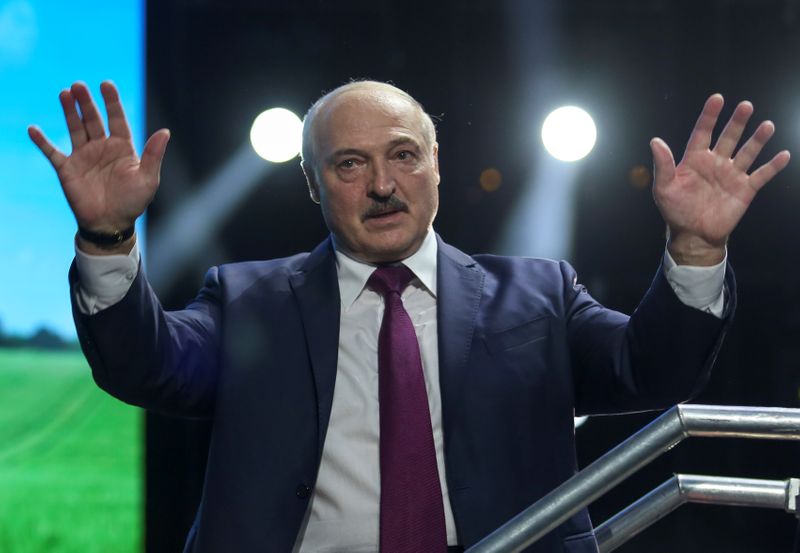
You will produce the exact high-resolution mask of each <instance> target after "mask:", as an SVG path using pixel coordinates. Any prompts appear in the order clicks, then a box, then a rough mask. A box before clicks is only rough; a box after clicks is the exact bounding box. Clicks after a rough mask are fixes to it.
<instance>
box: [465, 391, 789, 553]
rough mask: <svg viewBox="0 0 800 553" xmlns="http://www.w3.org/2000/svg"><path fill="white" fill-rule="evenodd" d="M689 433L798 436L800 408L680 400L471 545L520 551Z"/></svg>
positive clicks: (481, 550) (480, 552) (483, 551)
mask: <svg viewBox="0 0 800 553" xmlns="http://www.w3.org/2000/svg"><path fill="white" fill-rule="evenodd" d="M688 436H706V437H740V438H762V439H777V440H799V439H800V409H781V408H756V407H727V406H715V405H677V406H675V407H673V408H671V409H670V410H668V411H667V412H666V413H664V414H663V415H661V416H660V417H658V418H657V419H656V420H654V421H653V422H652V423H650V424H649V425H647V426H646V427H644V428H643V429H642V430H640V431H639V432H637V433H636V434H634V435H633V436H631V437H630V438H628V439H627V440H625V441H624V442H622V443H621V444H620V445H618V446H617V447H615V448H614V449H612V450H611V451H609V452H608V453H606V454H605V455H603V456H602V457H600V458H599V459H597V460H596V461H594V462H593V463H592V464H590V465H589V466H587V467H586V468H585V469H583V470H582V471H580V472H579V473H578V474H576V475H575V476H573V477H572V478H570V479H569V480H567V481H566V482H564V483H563V484H561V485H560V486H558V487H557V488H556V489H554V490H553V491H551V492H550V493H548V494H547V495H545V496H544V497H542V498H541V499H540V500H539V501H537V502H536V503H534V504H533V505H531V506H530V507H528V508H527V509H525V510H524V511H522V512H521V513H519V514H518V515H517V516H515V517H514V518H512V519H511V520H509V521H508V522H506V523H505V524H504V525H503V526H501V527H500V528H498V529H497V530H495V531H494V532H493V533H492V534H490V535H489V536H487V537H486V538H484V539H483V540H481V541H480V542H478V543H477V544H475V545H474V546H472V547H470V548H469V549H468V550H467V553H490V552H491V553H500V552H503V553H506V552H516V551H520V550H522V549H524V548H525V547H527V546H529V545H531V544H532V543H534V542H535V541H536V540H538V539H539V538H541V537H542V536H544V535H545V534H547V533H548V532H550V531H551V530H553V529H554V528H555V527H556V526H558V525H559V524H561V523H562V522H564V521H565V520H567V519H568V518H569V517H571V516H572V515H574V514H575V513H577V512H578V511H579V510H580V509H582V508H583V507H585V506H586V505H588V504H589V503H591V502H592V501H594V500H595V499H597V498H598V497H600V496H602V495H603V494H604V493H606V492H607V491H608V490H610V489H612V488H613V487H614V486H616V485H617V484H618V483H619V482H621V481H622V480H624V479H625V478H627V477H628V476H630V475H631V474H633V473H634V472H636V471H637V470H639V469H640V468H641V467H643V466H645V465H646V464H648V463H649V462H650V461H652V460H653V459H655V458H656V457H658V456H659V455H661V454H662V453H664V452H665V451H668V450H669V449H671V448H673V447H674V446H676V445H677V444H678V443H680V442H681V441H682V440H683V439H684V438H685V437H688Z"/></svg>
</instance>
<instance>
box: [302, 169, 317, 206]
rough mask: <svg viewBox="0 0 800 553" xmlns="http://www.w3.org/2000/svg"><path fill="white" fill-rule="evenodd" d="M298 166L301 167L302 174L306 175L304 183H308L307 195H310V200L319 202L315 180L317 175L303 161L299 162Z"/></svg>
mask: <svg viewBox="0 0 800 553" xmlns="http://www.w3.org/2000/svg"><path fill="white" fill-rule="evenodd" d="M300 168H301V169H303V174H304V175H305V176H306V184H308V195H309V196H311V201H312V202H314V203H315V204H318V203H319V183H318V182H317V175H316V174H315V173H314V168H313V167H311V166H310V165H309V164H308V163H306V162H305V161H301V162H300Z"/></svg>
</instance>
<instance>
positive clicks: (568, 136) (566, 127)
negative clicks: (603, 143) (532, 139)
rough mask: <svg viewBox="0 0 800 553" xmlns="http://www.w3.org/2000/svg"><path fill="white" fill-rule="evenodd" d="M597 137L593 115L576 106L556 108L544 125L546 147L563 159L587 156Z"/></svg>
mask: <svg viewBox="0 0 800 553" xmlns="http://www.w3.org/2000/svg"><path fill="white" fill-rule="evenodd" d="M596 138H597V129H596V128H595V126H594V121H592V118H591V116H590V115H589V114H588V113H586V112H585V111H584V110H582V109H581V108H579V107H575V106H564V107H560V108H558V109H557V110H554V111H553V112H551V113H550V115H548V116H547V118H546V119H545V120H544V124H543V125H542V142H544V147H545V149H547V151H548V152H549V153H550V155H551V156H553V157H554V158H556V159H559V160H561V161H578V160H579V159H582V158H584V157H586V155H587V154H588V153H589V152H591V151H592V148H593V147H594V142H595V139H596Z"/></svg>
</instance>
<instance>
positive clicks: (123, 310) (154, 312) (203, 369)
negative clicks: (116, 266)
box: [70, 264, 221, 417]
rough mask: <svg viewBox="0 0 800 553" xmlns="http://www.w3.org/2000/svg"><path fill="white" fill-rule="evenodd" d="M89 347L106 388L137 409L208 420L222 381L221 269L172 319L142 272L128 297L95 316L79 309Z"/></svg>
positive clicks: (73, 272)
mask: <svg viewBox="0 0 800 553" xmlns="http://www.w3.org/2000/svg"><path fill="white" fill-rule="evenodd" d="M77 279H78V274H77V270H76V268H75V266H74V264H73V266H72V268H71V269H70V285H71V288H72V289H73V293H72V294H71V296H72V298H73V300H72V301H73V317H74V319H75V326H76V329H77V332H78V339H79V340H80V344H81V348H82V350H83V352H84V355H85V356H86V359H87V360H88V362H89V365H90V366H91V369H92V375H93V377H94V379H95V382H97V384H98V386H100V387H101V388H103V389H104V390H106V391H107V392H108V393H110V394H111V395H113V396H115V397H117V398H119V399H121V400H123V401H125V402H127V403H130V404H132V405H137V406H140V407H144V408H147V409H152V410H155V411H159V412H162V413H168V414H175V415H182V416H192V417H206V416H210V415H211V413H212V411H213V408H214V397H215V392H216V385H217V380H218V378H219V341H220V339H219V332H220V323H221V321H220V308H219V301H220V289H221V286H220V283H219V280H218V272H217V269H216V268H212V269H211V270H209V272H208V274H207V275H206V279H205V285H204V287H203V289H202V290H201V291H200V293H199V294H198V296H197V297H196V298H195V300H194V301H192V303H191V304H189V305H188V306H187V307H186V309H184V310H181V311H175V312H166V311H165V310H164V309H163V308H162V306H161V303H160V302H159V301H158V298H157V297H156V295H155V293H154V292H153V290H152V289H151V287H150V285H149V283H148V282H147V279H146V277H145V276H144V272H143V271H142V270H141V268H140V270H139V273H138V275H137V277H136V278H135V279H134V281H133V284H132V286H131V287H130V289H129V290H128V292H127V294H126V295H125V297H124V298H123V299H122V300H121V301H120V302H118V303H116V304H114V305H112V306H111V307H108V308H107V309H104V310H102V311H100V312H98V313H96V314H94V315H85V314H83V313H82V312H81V311H80V310H79V309H78V307H77V306H76V305H75V294H74V289H75V286H77Z"/></svg>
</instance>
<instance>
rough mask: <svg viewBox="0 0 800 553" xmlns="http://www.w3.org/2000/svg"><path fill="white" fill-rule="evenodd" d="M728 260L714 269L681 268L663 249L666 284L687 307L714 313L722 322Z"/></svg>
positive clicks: (726, 258)
mask: <svg viewBox="0 0 800 553" xmlns="http://www.w3.org/2000/svg"><path fill="white" fill-rule="evenodd" d="M727 260H728V253H727V252H725V259H723V260H722V262H720V263H718V264H717V265H712V266H711V267H698V266H694V265H678V264H677V263H675V260H674V259H672V256H671V255H670V254H669V251H668V250H666V249H665V250H664V274H665V276H666V277H667V282H669V285H670V286H671V287H672V289H673V290H674V291H675V295H676V296H678V299H680V300H681V301H682V302H683V303H684V304H685V305H688V306H689V307H694V308H695V309H700V310H701V311H705V312H706V313H711V314H712V315H714V316H715V317H717V318H719V319H721V318H722V313H723V312H724V311H725V287H724V284H725V264H726V262H727Z"/></svg>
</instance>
